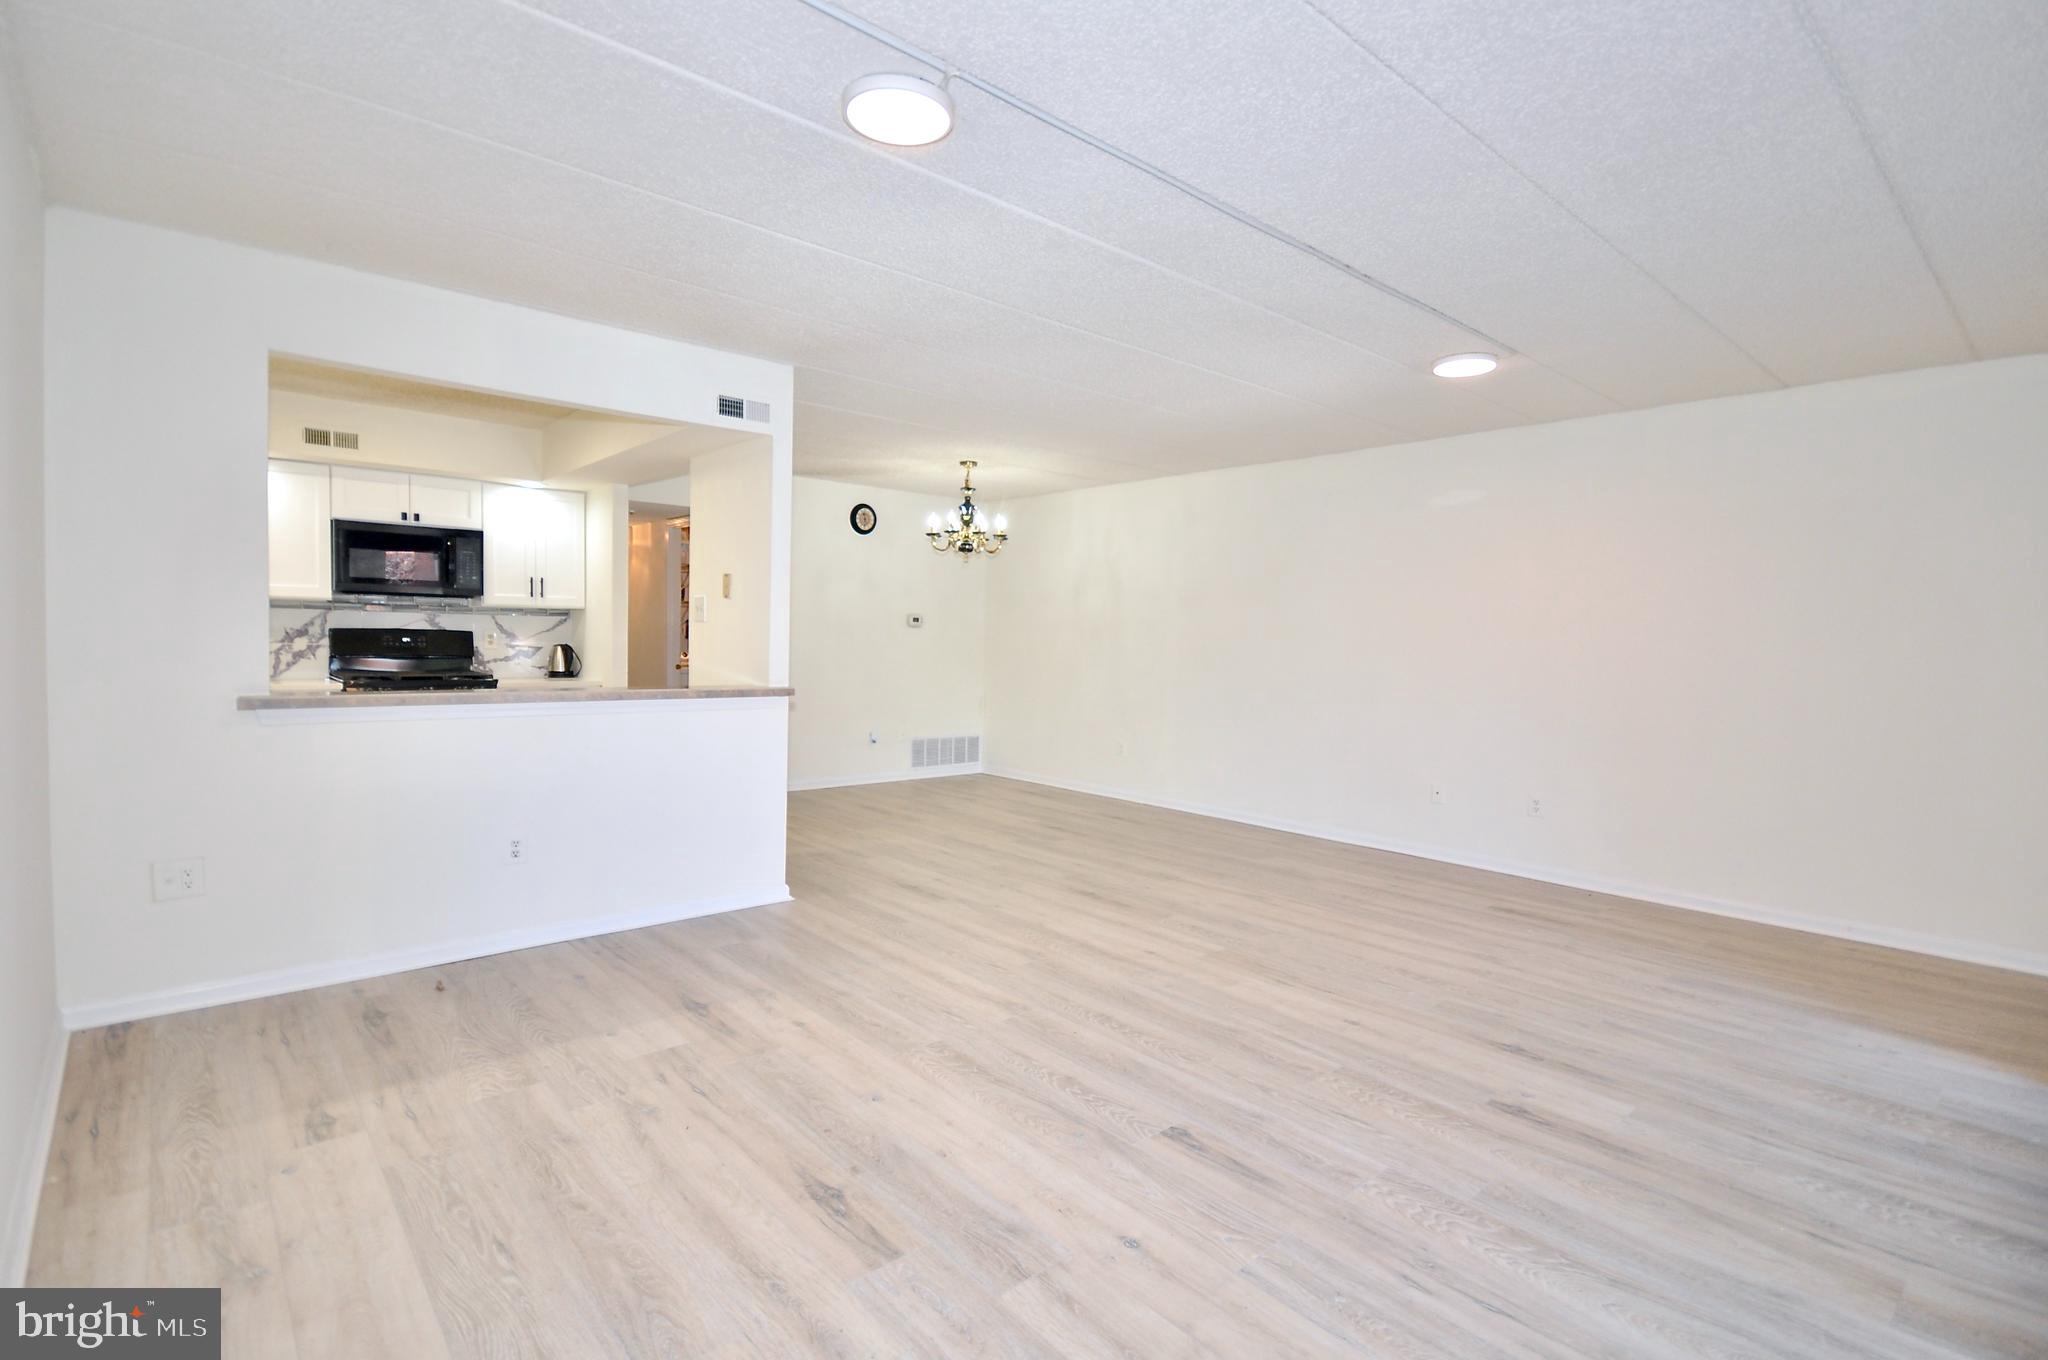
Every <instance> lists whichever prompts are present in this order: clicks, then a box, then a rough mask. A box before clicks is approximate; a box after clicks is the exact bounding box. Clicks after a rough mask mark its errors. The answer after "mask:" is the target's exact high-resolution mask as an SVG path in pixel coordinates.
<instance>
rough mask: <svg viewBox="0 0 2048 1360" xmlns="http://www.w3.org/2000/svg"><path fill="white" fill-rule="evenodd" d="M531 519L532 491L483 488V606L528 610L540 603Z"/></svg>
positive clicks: (510, 488) (510, 487)
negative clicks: (517, 607) (516, 607)
mask: <svg viewBox="0 0 2048 1360" xmlns="http://www.w3.org/2000/svg"><path fill="white" fill-rule="evenodd" d="M533 520H534V515H533V492H531V491H529V490H528V489H527V488H525V487H523V486H487V487H485V488H484V603H485V604H495V605H505V606H515V605H516V606H520V607H530V606H532V605H535V604H538V603H539V602H540V583H539V578H538V576H537V574H536V573H535V572H534V569H533Z"/></svg>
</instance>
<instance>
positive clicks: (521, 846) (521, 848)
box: [511, 841, 526, 864]
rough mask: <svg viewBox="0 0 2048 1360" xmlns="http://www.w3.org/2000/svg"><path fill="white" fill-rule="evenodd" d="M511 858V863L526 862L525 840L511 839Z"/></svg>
mask: <svg viewBox="0 0 2048 1360" xmlns="http://www.w3.org/2000/svg"><path fill="white" fill-rule="evenodd" d="M511 860H512V863H514V864H524V863H526V842H525V841H513V842H512V855H511Z"/></svg>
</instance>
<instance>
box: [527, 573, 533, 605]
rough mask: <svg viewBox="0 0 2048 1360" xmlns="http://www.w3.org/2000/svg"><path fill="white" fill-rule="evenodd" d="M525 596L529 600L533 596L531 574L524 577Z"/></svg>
mask: <svg viewBox="0 0 2048 1360" xmlns="http://www.w3.org/2000/svg"><path fill="white" fill-rule="evenodd" d="M526 598H527V599H529V600H530V599H532V598H533V578H532V577H531V576H529V577H527V578H526Z"/></svg>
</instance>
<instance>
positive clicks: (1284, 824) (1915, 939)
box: [986, 765, 2048, 977]
mask: <svg viewBox="0 0 2048 1360" xmlns="http://www.w3.org/2000/svg"><path fill="white" fill-rule="evenodd" d="M986 773H988V774H991V775H994V776H996V777H997V778H1000V779H1015V780H1018V781H1020V782H1022V783H1026V784H1043V785H1045V786H1046V787H1047V788H1054V789H1066V790H1068V791H1069V792H1071V793H1086V794H1093V795H1094V796H1096V797H1098V798H1114V799H1116V800H1117V801H1118V802H1122V803H1140V804H1143V805H1144V806H1146V807H1156V808H1165V809H1166V810H1168V811H1170V812H1188V813H1193V814H1194V815H1195V816H1198V817H1215V818H1217V819H1219V820H1221V821H1226V822H1241V823H1243V824H1244V825H1246V826H1262V827H1266V828H1267V829H1269V830H1273V831H1289V832H1292V833H1294V834H1295V835H1297V836H1313V837H1315V838H1316V839H1317V840H1324V841H1337V842H1340V843H1342V844H1345V845H1357V846H1363V847H1364V848H1366V849H1368V850H1385V851H1389V852H1391V853H1393V854H1397V855H1412V856H1414V857H1415V858H1417V859H1427V860H1434V861H1436V862H1438V863H1440V864H1456V865H1459V866H1461V867H1463V868H1467V869H1485V870H1488V871H1489V872H1492V873H1496V874H1508V875H1510V876H1512V877H1514V878H1527V879H1534V880H1535V881H1537V882H1539V883H1552V884H1556V885H1557V886H1558V887H1561V888H1581V889H1584V890H1585V891H1587V892H1597V893H1605V894H1607V895H1608V896H1610V897H1628V898H1633V899H1635V900H1636V901H1638V902H1648V903H1651V904H1653V905H1655V906H1660V907H1679V908H1682V909H1684V910H1686V911H1700V912H1706V913H1707V914H1709V915H1712V916H1726V917H1730V918H1733V919H1735V920H1738V921H1753V922H1755V923H1757V924H1759V925H1767V926H1780V927H1782V928H1784V929H1786V930H1798V931H1803V932H1805V933H1806V934H1808V935H1826V936H1829V937H1831V938H1833V939H1838V940H1854V941H1856V942H1857V943H1859V944H1875V945H1883V946H1884V947H1886V948H1888V949H1903V950H1906V951H1907V952H1909V953H1914V954H1928V955H1932V956H1933V957H1935V958H1941V959H1954V960H1956V961H1957V962H1960V963H1977V964H1983V965H1984V966H1986V967H1988V968H2006V969H2010V970H2011V971H2013V972H2016V973H2033V974H2037V975H2039V976H2042V977H2048V954H2038V953H2031V952H2029V951H2027V950H2022V949H2008V948H2006V947H2004V946H2002V945H1991V944H1983V943H1980V942H1978V941H1975V940H1964V939H1956V938H1953V937H1951V936H1946V935H1930V934H1926V933H1924V932H1921V931H1916V930H1901V929H1897V928H1895V927H1891V926H1874V925H1866V924H1864V923H1862V922H1860V921H1845V920H1842V919H1841V918H1840V917H1834V916H1811V915H1807V914H1804V913H1801V912H1793V911H1781V910H1779V909H1778V908H1776V907H1760V906H1757V905H1755V904H1754V903H1750V902H1732V901H1729V900H1727V899H1725V898H1719V897H1708V896H1704V895H1702V894H1698V893H1685V892H1678V891H1676V890H1674V889H1671V888H1660V887H1657V886H1655V885H1654V884H1647V883H1631V882H1628V881H1626V880H1623V879H1614V878H1602V877H1599V876H1597V875H1589V874H1580V873H1573V872H1571V871H1569V870H1565V869H1556V868H1552V867H1550V866H1548V865H1541V864H1528V863H1524V862H1521V861H1518V860H1508V859H1496V858H1493V857H1490V856H1485V855H1473V854H1470V853H1468V852H1465V851H1460V850H1453V849H1448V848H1446V847H1444V846H1440V845H1423V844H1417V843H1415V842H1411V841H1399V840H1392V839H1389V838H1386V837H1381V836H1368V835H1363V834H1361V833H1359V832H1356V831H1352V830H1350V829H1348V828H1345V827H1338V826H1320V825H1316V824H1314V823H1309V822H1297V821H1290V820H1288V819H1287V818H1284V817H1265V816H1261V815H1259V814H1258V813H1253V812H1244V811H1240V810H1237V809H1233V808H1221V807H1214V806H1211V805H1209V804H1205V803H1188V802H1181V801H1178V800H1174V799H1166V798H1147V797H1145V796H1143V795H1141V794H1136V793H1132V792H1129V791H1127V790H1123V789H1113V788H1110V787H1108V786H1106V785H1102V784H1091V783H1087V782H1085V781H1081V780H1070V779H1052V778H1049V777H1047V776H1045V775H1037V774H1027V773H1025V772H1024V771H1022V770H1013V769H1009V768H1007V767H1004V766H1000V765H996V766H990V767H989V768H988V770H987V771H986Z"/></svg>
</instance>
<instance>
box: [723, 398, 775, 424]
mask: <svg viewBox="0 0 2048 1360" xmlns="http://www.w3.org/2000/svg"><path fill="white" fill-rule="evenodd" d="M718 414H720V415H722V416H726V417H728V418H730V419H732V420H757V421H760V422H762V423H764V424H765V423H766V422H767V420H768V403H767V402H765V401H749V400H747V399H746V398H745V397H720V398H719V399H718Z"/></svg>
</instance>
